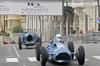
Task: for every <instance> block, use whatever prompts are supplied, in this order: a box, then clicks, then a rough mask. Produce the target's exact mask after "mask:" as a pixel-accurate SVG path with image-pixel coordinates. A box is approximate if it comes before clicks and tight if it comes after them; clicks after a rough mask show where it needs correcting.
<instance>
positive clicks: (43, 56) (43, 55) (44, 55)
mask: <svg viewBox="0 0 100 66" xmlns="http://www.w3.org/2000/svg"><path fill="white" fill-rule="evenodd" d="M47 58H48V57H47V52H46V49H45V48H44V47H41V58H40V61H41V66H45V65H46V62H47Z"/></svg>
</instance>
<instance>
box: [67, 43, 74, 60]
mask: <svg viewBox="0 0 100 66" xmlns="http://www.w3.org/2000/svg"><path fill="white" fill-rule="evenodd" d="M67 46H68V49H69V50H70V51H71V52H72V54H71V55H72V59H73V58H74V44H73V42H71V41H70V42H68V45H67Z"/></svg>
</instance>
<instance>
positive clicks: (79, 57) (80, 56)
mask: <svg viewBox="0 0 100 66" xmlns="http://www.w3.org/2000/svg"><path fill="white" fill-rule="evenodd" d="M76 59H77V61H78V63H79V64H80V65H83V64H84V62H85V51H84V47H83V46H80V47H79V48H78V51H77V53H76Z"/></svg>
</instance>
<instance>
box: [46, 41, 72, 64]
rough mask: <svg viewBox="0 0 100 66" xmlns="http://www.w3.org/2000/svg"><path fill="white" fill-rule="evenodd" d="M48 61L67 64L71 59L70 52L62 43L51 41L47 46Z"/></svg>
mask: <svg viewBox="0 0 100 66" xmlns="http://www.w3.org/2000/svg"><path fill="white" fill-rule="evenodd" d="M46 49H47V54H48V60H52V61H54V62H58V63H69V62H70V60H71V59H72V56H71V54H72V53H71V52H70V50H69V49H68V47H66V46H65V45H64V43H62V42H59V41H56V40H53V41H52V42H50V43H49V44H48V46H47V48H46Z"/></svg>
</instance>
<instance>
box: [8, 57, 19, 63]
mask: <svg viewBox="0 0 100 66" xmlns="http://www.w3.org/2000/svg"><path fill="white" fill-rule="evenodd" d="M6 62H19V61H18V58H6Z"/></svg>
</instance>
